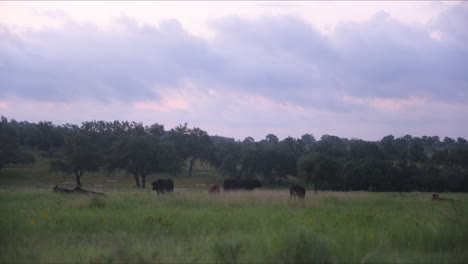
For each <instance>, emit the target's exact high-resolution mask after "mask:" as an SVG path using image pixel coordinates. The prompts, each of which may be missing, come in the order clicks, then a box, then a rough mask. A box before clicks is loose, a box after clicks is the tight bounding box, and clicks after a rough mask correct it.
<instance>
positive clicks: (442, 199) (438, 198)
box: [432, 193, 455, 201]
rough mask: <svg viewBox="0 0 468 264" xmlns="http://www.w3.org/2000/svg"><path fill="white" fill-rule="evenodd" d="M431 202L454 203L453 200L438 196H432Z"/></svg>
mask: <svg viewBox="0 0 468 264" xmlns="http://www.w3.org/2000/svg"><path fill="white" fill-rule="evenodd" d="M432 201H455V200H454V199H450V198H442V197H439V194H435V193H434V194H432Z"/></svg>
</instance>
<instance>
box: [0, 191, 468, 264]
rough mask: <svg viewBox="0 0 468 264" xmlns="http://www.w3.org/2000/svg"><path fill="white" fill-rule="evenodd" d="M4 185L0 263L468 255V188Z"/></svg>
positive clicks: (396, 259) (427, 259)
mask: <svg viewBox="0 0 468 264" xmlns="http://www.w3.org/2000/svg"><path fill="white" fill-rule="evenodd" d="M106 193H107V196H106V197H88V196H78V195H57V194H54V193H51V190H49V189H19V190H0V211H1V212H2V217H0V262H2V263H18V262H23V263H24V262H27V263H30V262H33V263H37V262H47V263H57V262H60V263H64V262H65V263H71V262H99V263H115V262H140V263H142V262H150V263H155V262H163V263H168V262H169V263H170V262H176V263H180V262H184V263H186V262H198V263H245V262H249V263H251V262H255V263H314V262H318V263H343V262H348V263H358V262H359V263H375V262H387V263H408V262H412V263H413V262H417V263H460V262H464V263H466V262H468V253H467V252H466V249H467V248H468V220H467V214H468V202H467V198H468V196H467V195H466V194H451V195H447V196H450V197H452V198H455V199H457V201H456V202H453V203H444V202H433V201H431V199H430V194H426V193H407V194H406V193H405V194H397V193H367V192H319V194H318V195H314V194H312V193H308V194H307V196H306V199H305V200H304V201H301V200H294V199H290V198H289V195H288V192H287V191H285V190H255V191H252V192H247V191H240V192H224V193H221V194H219V195H210V194H208V193H207V190H206V189H205V188H177V189H176V191H175V193H173V194H168V195H159V196H158V195H156V194H155V193H153V192H151V191H150V190H135V189H119V190H108V191H106Z"/></svg>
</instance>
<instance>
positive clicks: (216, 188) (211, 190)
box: [208, 184, 221, 193]
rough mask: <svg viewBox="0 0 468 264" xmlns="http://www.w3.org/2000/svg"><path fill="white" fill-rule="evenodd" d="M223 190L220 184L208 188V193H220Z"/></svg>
mask: <svg viewBox="0 0 468 264" xmlns="http://www.w3.org/2000/svg"><path fill="white" fill-rule="evenodd" d="M220 190H221V186H219V184H211V185H210V188H208V193H219V191H220Z"/></svg>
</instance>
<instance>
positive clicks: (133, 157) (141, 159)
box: [107, 135, 183, 188]
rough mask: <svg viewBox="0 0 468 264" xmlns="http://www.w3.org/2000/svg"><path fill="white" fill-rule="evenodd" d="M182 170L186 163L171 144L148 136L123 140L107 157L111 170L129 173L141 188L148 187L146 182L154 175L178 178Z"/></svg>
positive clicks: (115, 145) (116, 143)
mask: <svg viewBox="0 0 468 264" xmlns="http://www.w3.org/2000/svg"><path fill="white" fill-rule="evenodd" d="M182 166H183V160H181V158H180V157H179V155H178V153H177V152H176V150H175V148H174V146H173V145H172V143H171V142H159V141H157V139H156V138H154V137H152V136H148V135H128V136H122V137H121V138H120V139H119V140H117V141H116V142H115V143H114V145H113V147H112V148H111V151H110V154H109V156H108V157H107V170H108V171H109V172H112V171H115V170H118V169H123V170H126V171H127V172H128V173H129V174H131V175H132V176H133V178H134V179H135V184H136V187H137V188H140V187H141V188H145V187H146V178H147V176H148V175H150V174H154V173H160V172H169V173H170V174H171V175H175V174H177V173H178V172H180V170H181V168H182ZM140 178H141V185H140Z"/></svg>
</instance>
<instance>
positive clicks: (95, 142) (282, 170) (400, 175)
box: [0, 117, 468, 192]
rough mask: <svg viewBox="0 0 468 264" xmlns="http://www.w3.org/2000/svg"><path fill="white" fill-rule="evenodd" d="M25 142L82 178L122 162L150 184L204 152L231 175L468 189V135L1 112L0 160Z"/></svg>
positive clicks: (337, 185)
mask: <svg viewBox="0 0 468 264" xmlns="http://www.w3.org/2000/svg"><path fill="white" fill-rule="evenodd" d="M20 146H29V147H31V148H36V149H38V150H41V151H43V152H44V154H43V155H46V156H47V157H49V158H54V160H53V161H52V162H51V164H50V166H51V169H53V170H57V171H63V172H66V173H70V174H74V175H75V179H76V182H77V185H78V186H80V185H81V177H82V176H83V175H84V174H85V173H86V172H88V171H97V170H103V171H106V172H109V173H111V172H115V171H118V170H124V171H127V172H128V174H129V175H132V176H133V177H134V179H135V184H136V186H137V187H142V188H145V186H146V178H147V176H149V175H151V174H155V173H161V172H166V173H169V174H171V175H173V176H176V175H181V174H182V173H187V174H188V176H189V177H190V176H191V174H192V171H193V167H194V166H195V161H196V160H199V161H201V162H204V163H209V164H211V165H212V166H214V167H215V168H217V169H218V170H219V172H220V173H221V174H222V175H223V176H225V177H232V178H244V179H253V178H257V179H260V180H262V181H264V182H265V183H270V184H280V183H281V182H282V181H283V180H285V179H287V177H288V176H296V177H298V178H299V179H301V180H302V181H304V182H306V183H309V184H313V185H314V186H315V188H316V190H317V189H322V190H323V189H327V190H370V191H437V192H441V191H468V142H467V140H465V139H464V138H457V139H452V138H449V137H445V138H444V139H443V140H441V139H440V138H439V137H437V136H433V137H428V136H423V137H412V136H410V135H406V136H403V137H399V138H395V137H393V136H392V135H389V136H385V137H384V138H382V140H380V141H376V142H370V141H364V140H360V139H347V138H339V137H337V136H331V135H324V136H322V137H321V138H320V139H319V140H317V139H315V137H314V136H313V135H312V134H305V135H303V136H302V137H301V138H292V137H288V138H285V139H284V140H281V141H280V140H279V139H278V137H277V136H275V135H273V134H269V135H267V136H266V137H265V139H263V140H260V141H258V142H256V141H255V140H254V139H253V138H251V137H247V138H245V139H244V140H243V141H236V140H234V139H232V138H226V137H221V136H210V135H208V133H207V132H206V131H203V130H202V129H200V128H197V127H194V128H189V127H188V126H187V124H184V125H179V126H177V127H175V128H173V129H171V130H165V129H164V126H162V125H160V124H157V123H155V124H153V125H151V126H144V125H143V124H141V123H136V122H127V121H124V122H121V121H114V122H105V121H89V122H84V123H82V124H81V125H80V126H78V125H72V124H65V125H54V124H52V123H51V122H39V123H37V124H36V123H29V122H25V121H22V122H17V121H15V120H8V119H7V118H5V117H2V120H1V123H0V147H1V152H0V168H1V167H3V166H4V165H5V164H8V163H29V162H33V161H34V160H33V158H32V155H30V154H28V153H25V152H23V151H21V150H20V149H21V147H20ZM57 150H60V151H57Z"/></svg>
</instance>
